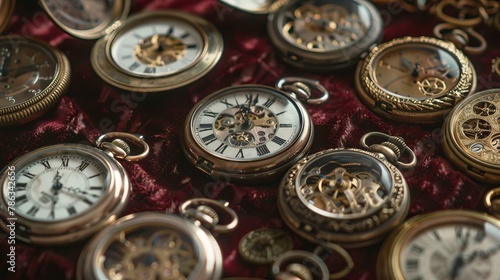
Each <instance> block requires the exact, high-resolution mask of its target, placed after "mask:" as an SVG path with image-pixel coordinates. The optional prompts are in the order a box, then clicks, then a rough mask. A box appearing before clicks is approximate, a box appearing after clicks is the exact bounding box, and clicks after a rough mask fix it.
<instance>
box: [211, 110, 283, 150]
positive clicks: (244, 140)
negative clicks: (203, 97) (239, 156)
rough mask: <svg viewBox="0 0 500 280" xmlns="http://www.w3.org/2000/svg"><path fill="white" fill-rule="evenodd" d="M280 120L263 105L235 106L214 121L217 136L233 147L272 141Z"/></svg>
mask: <svg viewBox="0 0 500 280" xmlns="http://www.w3.org/2000/svg"><path fill="white" fill-rule="evenodd" d="M277 124H278V120H277V119H276V116H275V115H274V114H273V113H272V112H271V111H270V110H269V109H267V108H265V107H262V106H246V105H241V106H234V107H230V108H227V109H226V110H224V111H223V112H221V113H220V114H219V116H218V117H217V119H216V120H215V123H214V129H215V133H216V135H217V137H218V138H219V139H220V140H221V141H223V142H225V143H226V144H228V145H231V146H232V147H255V146H258V145H262V144H265V143H267V142H268V141H270V140H271V139H272V138H273V136H274V134H275V132H276V129H277Z"/></svg>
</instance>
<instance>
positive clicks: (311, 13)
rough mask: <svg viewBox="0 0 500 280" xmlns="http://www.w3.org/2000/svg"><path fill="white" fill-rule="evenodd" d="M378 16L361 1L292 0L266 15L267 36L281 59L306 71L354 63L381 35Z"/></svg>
mask: <svg viewBox="0 0 500 280" xmlns="http://www.w3.org/2000/svg"><path fill="white" fill-rule="evenodd" d="M382 25H383V23H382V17H381V15H380V12H379V11H378V9H377V8H376V7H375V6H374V5H373V4H372V3H370V2H369V1H365V0H341V1H332V0H309V1H303V0H294V1H289V2H288V3H287V4H285V5H283V6H281V7H280V8H279V9H278V10H276V11H275V12H273V13H271V14H269V17H268V34H269V39H270V40H271V42H272V43H273V45H274V46H275V47H276V51H277V56H278V58H281V59H282V60H283V61H284V62H286V63H288V64H290V65H293V66H295V67H299V68H304V69H307V70H320V71H329V70H338V69H341V68H346V67H349V66H353V65H355V63H356V62H357V61H358V59H359V57H360V56H361V54H362V53H364V52H365V51H367V50H368V48H369V47H370V46H372V45H374V44H376V43H378V42H379V41H380V40H381V38H382V32H383V30H382Z"/></svg>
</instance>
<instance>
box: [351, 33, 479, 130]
mask: <svg viewBox="0 0 500 280" xmlns="http://www.w3.org/2000/svg"><path fill="white" fill-rule="evenodd" d="M355 79H356V80H355V82H356V90H357V93H358V96H359V98H360V99H361V101H363V103H365V104H366V106H368V107H369V108H371V109H372V110H373V111H374V113H376V114H378V115H380V116H382V117H384V118H387V119H390V120H394V121H398V122H405V123H415V124H426V123H437V122H441V121H443V120H444V118H445V117H446V114H448V113H449V111H450V110H451V109H452V108H453V107H454V106H455V105H456V104H458V103H459V102H460V101H461V100H462V99H463V98H465V97H466V96H467V95H468V94H471V93H473V92H474V91H475V89H476V81H477V78H476V73H475V70H474V67H473V65H472V64H471V62H470V61H469V59H468V58H467V57H466V56H465V55H464V54H463V53H462V52H461V51H460V50H458V49H457V48H456V47H455V46H454V45H453V44H452V43H450V42H446V41H442V40H439V39H435V38H431V37H404V38H396V39H393V40H391V41H389V42H386V43H383V44H381V45H379V46H376V47H374V48H372V49H371V50H370V52H369V53H368V55H367V56H366V58H365V59H364V60H362V61H360V62H359V63H358V66H357V68H356V75H355Z"/></svg>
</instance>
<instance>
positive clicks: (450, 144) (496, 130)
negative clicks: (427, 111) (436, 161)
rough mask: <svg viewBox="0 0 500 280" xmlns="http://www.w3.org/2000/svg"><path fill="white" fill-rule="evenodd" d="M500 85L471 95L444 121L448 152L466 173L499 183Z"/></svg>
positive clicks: (481, 179) (485, 180)
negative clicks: (498, 87) (499, 87)
mask: <svg viewBox="0 0 500 280" xmlns="http://www.w3.org/2000/svg"><path fill="white" fill-rule="evenodd" d="M499 107H500V89H491V90H485V91H481V92H478V93H475V94H473V95H470V96H469V97H467V98H466V99H464V100H463V101H462V102H461V103H460V104H458V105H457V106H456V107H455V108H454V109H453V110H452V111H451V112H450V114H449V115H448V117H447V118H446V120H445V122H444V123H443V129H442V130H443V150H444V152H445V155H446V156H447V157H448V158H449V159H450V160H451V161H452V162H453V163H454V164H455V166H457V167H458V168H459V169H460V170H461V171H462V172H464V173H465V174H466V175H467V176H469V177H471V178H473V179H475V180H478V181H481V182H484V183H488V184H497V183H500V150H499V149H500V122H499V120H500V110H499Z"/></svg>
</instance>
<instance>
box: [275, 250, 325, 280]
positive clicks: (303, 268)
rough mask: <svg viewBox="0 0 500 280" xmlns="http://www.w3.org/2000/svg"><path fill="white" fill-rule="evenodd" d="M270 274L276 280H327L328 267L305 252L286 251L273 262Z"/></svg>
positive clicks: (319, 259)
mask: <svg viewBox="0 0 500 280" xmlns="http://www.w3.org/2000/svg"><path fill="white" fill-rule="evenodd" d="M271 271H272V274H273V275H274V277H275V279H277V280H284V279H302V280H312V279H321V280H327V279H329V272H328V267H327V266H326V264H325V262H324V261H323V260H322V259H321V258H320V257H318V256H317V255H315V254H314V253H311V252H307V251H300V250H297V251H288V252H286V253H284V254H282V255H281V256H279V257H278V258H277V259H276V261H274V263H273V265H272V268H271Z"/></svg>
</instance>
